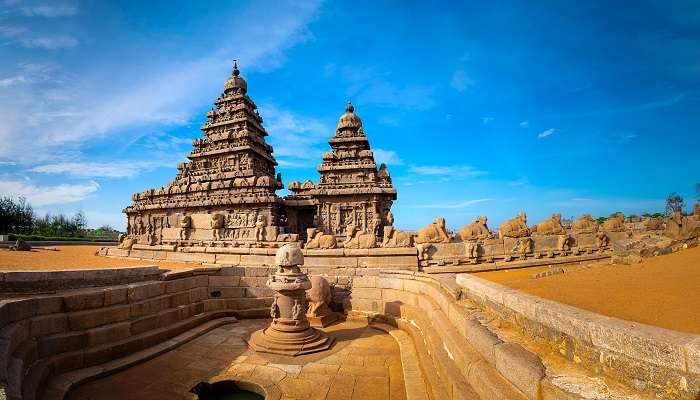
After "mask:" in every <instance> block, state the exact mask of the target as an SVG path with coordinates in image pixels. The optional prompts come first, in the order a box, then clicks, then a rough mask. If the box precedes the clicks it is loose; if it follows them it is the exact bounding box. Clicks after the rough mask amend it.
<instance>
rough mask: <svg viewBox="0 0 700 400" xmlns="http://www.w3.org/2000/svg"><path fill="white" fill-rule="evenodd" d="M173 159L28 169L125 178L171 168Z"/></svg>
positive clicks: (56, 165) (64, 163)
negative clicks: (157, 169)
mask: <svg viewBox="0 0 700 400" xmlns="http://www.w3.org/2000/svg"><path fill="white" fill-rule="evenodd" d="M174 166H175V162H174V160H168V161H161V162H157V161H122V162H109V163H98V162H63V163H55V164H44V165H38V166H36V167H33V168H31V169H29V171H31V172H36V173H41V174H57V175H66V176H70V177H77V178H127V177H132V176H136V175H138V174H139V173H142V172H145V171H149V170H153V169H156V168H172V167H174Z"/></svg>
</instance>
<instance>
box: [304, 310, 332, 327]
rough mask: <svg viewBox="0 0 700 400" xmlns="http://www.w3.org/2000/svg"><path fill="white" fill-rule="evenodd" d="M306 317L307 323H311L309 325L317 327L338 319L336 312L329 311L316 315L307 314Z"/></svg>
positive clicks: (325, 325)
mask: <svg viewBox="0 0 700 400" xmlns="http://www.w3.org/2000/svg"><path fill="white" fill-rule="evenodd" d="M306 318H307V319H308V320H309V324H311V326H313V327H317V328H325V327H327V326H328V325H330V324H332V323H334V322H335V321H337V320H338V314H336V313H334V312H331V313H328V314H324V315H321V316H318V317H316V316H308V315H307V316H306Z"/></svg>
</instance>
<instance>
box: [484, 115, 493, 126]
mask: <svg viewBox="0 0 700 400" xmlns="http://www.w3.org/2000/svg"><path fill="white" fill-rule="evenodd" d="M493 120H494V118H493V117H481V123H482V124H484V125H488V124H490V123H491V122H493Z"/></svg>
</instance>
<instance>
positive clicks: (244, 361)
mask: <svg viewBox="0 0 700 400" xmlns="http://www.w3.org/2000/svg"><path fill="white" fill-rule="evenodd" d="M268 323H269V320H242V321H240V322H237V323H234V324H230V325H224V326H222V327H219V328H216V329H214V330H212V331H210V332H208V333H206V334H204V335H202V336H200V337H198V338H197V339H194V340H192V341H191V342H189V343H186V344H184V345H182V346H181V347H178V348H177V349H175V350H172V351H170V352H168V353H165V354H163V355H160V356H158V357H156V358H154V359H152V360H149V361H146V362H144V363H143V364H140V365H138V366H135V367H133V368H130V369H128V370H126V371H123V372H118V373H116V374H114V375H111V376H109V377H106V378H102V379H98V380H95V381H92V382H90V383H87V384H85V385H83V386H80V387H78V388H77V389H75V390H73V391H71V392H70V393H69V395H68V396H67V398H68V399H75V400H79V399H86V400H87V399H95V400H97V399H134V400H135V399H154V398H166V397H167V398H170V399H194V398H196V396H195V395H194V394H192V393H190V389H192V388H193V387H194V386H195V385H196V384H197V383H199V382H203V381H204V382H206V381H209V380H213V381H216V380H225V379H233V380H237V381H240V380H244V381H252V382H255V383H256V384H258V385H260V386H262V387H263V388H264V389H265V392H266V395H267V396H266V399H329V400H332V399H337V400H341V399H348V400H350V399H396V400H400V399H406V389H405V384H404V374H403V370H402V365H401V361H402V360H401V353H400V351H399V346H398V345H397V343H396V341H395V340H394V339H393V338H392V337H391V336H390V335H389V334H388V333H387V332H385V331H383V330H380V329H374V328H371V327H369V326H367V323H366V322H362V321H349V322H343V323H341V324H337V325H333V326H332V327H330V328H328V329H326V332H329V333H330V334H332V335H334V336H335V337H336V338H337V339H338V344H337V346H336V347H335V348H333V349H332V350H331V351H328V352H325V353H322V354H319V355H311V356H306V357H300V358H293V357H275V356H269V355H261V354H258V353H256V352H255V351H252V350H250V349H249V348H248V346H247V343H246V341H245V340H244V338H246V337H248V336H250V334H251V333H252V332H254V331H255V330H257V329H260V328H262V327H263V326H265V325H266V324H268ZM411 384H412V385H413V387H414V388H415V387H418V388H420V385H423V386H424V385H425V384H424V383H423V382H412V383H411ZM413 390H414V391H415V389H413ZM422 390H423V391H425V389H424V388H422Z"/></svg>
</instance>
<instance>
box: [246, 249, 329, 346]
mask: <svg viewBox="0 0 700 400" xmlns="http://www.w3.org/2000/svg"><path fill="white" fill-rule="evenodd" d="M275 262H276V264H277V265H278V270H277V272H276V273H275V274H274V275H272V276H270V279H269V280H268V281H267V286H268V287H269V288H270V289H272V290H274V291H275V292H277V293H275V299H274V301H273V303H272V306H271V307H270V316H271V317H272V323H271V324H270V326H269V327H267V328H265V329H262V330H259V331H257V332H255V333H253V335H252V336H251V337H250V340H249V341H248V345H250V347H251V348H253V349H254V350H255V351H259V352H262V353H273V354H282V355H288V356H298V355H302V354H308V353H314V352H317V351H322V350H327V349H329V348H330V347H331V345H332V344H333V339H332V338H329V337H328V336H326V334H325V333H323V332H321V331H318V330H316V329H314V328H312V327H311V326H310V325H309V321H308V320H307V318H306V308H307V305H306V294H305V292H306V290H307V289H310V288H311V281H309V277H308V276H307V275H306V274H305V273H303V272H301V270H300V269H299V265H303V264H304V256H303V254H302V252H301V249H300V248H299V247H298V246H296V245H292V244H286V245H284V246H282V247H281V248H280V249H279V250H278V251H277V255H276V257H275Z"/></svg>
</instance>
